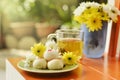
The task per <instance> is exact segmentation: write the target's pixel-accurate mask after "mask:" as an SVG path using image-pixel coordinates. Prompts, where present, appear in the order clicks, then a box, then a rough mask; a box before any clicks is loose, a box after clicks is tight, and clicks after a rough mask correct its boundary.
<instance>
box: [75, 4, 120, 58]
mask: <svg viewBox="0 0 120 80" xmlns="http://www.w3.org/2000/svg"><path fill="white" fill-rule="evenodd" d="M73 14H74V18H73V19H74V20H75V21H77V22H78V23H80V25H81V29H82V30H83V32H84V54H85V55H86V56H87V57H89V58H99V57H101V56H102V55H103V53H104V49H105V44H106V35H107V26H108V22H109V21H113V22H117V20H118V15H120V11H119V10H118V9H117V8H116V7H114V6H112V5H109V4H99V3H97V2H82V3H81V4H80V5H79V6H78V7H77V8H76V9H75V11H74V12H73Z"/></svg>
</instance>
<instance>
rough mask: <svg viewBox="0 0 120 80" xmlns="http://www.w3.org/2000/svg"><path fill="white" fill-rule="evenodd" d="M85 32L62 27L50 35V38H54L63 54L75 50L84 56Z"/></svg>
mask: <svg viewBox="0 0 120 80" xmlns="http://www.w3.org/2000/svg"><path fill="white" fill-rule="evenodd" d="M83 36H84V34H83V32H82V31H81V30H73V29H60V30H57V31H56V33H55V34H50V35H48V39H54V40H55V41H56V43H57V46H58V51H59V52H60V54H61V55H63V54H64V52H73V53H74V54H75V55H77V56H79V58H82V54H83Z"/></svg>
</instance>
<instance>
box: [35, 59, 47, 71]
mask: <svg viewBox="0 0 120 80" xmlns="http://www.w3.org/2000/svg"><path fill="white" fill-rule="evenodd" d="M33 67H34V68H37V69H46V68H47V61H46V60H45V59H43V58H37V59H35V60H34V62H33Z"/></svg>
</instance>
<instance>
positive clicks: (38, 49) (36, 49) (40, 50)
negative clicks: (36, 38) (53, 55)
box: [31, 43, 46, 57]
mask: <svg viewBox="0 0 120 80" xmlns="http://www.w3.org/2000/svg"><path fill="white" fill-rule="evenodd" d="M45 50H46V47H45V46H44V45H43V44H42V43H38V44H34V46H33V47H31V51H32V53H33V54H35V55H36V56H38V57H43V54H44V52H45Z"/></svg>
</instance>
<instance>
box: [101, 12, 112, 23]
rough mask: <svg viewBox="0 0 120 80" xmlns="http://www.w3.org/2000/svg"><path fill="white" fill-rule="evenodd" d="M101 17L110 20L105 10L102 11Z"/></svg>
mask: <svg viewBox="0 0 120 80" xmlns="http://www.w3.org/2000/svg"><path fill="white" fill-rule="evenodd" d="M101 19H102V20H104V21H109V20H110V18H109V16H108V14H107V13H105V12H101Z"/></svg>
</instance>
